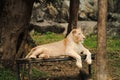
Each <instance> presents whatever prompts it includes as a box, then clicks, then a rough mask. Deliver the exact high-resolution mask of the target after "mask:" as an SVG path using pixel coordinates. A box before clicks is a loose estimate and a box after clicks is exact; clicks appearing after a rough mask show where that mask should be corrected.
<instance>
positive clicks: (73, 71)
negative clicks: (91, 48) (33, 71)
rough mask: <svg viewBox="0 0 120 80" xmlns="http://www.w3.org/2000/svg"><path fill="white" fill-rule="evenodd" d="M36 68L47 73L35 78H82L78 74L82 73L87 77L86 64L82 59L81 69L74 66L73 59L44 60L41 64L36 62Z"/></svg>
mask: <svg viewBox="0 0 120 80" xmlns="http://www.w3.org/2000/svg"><path fill="white" fill-rule="evenodd" d="M36 68H37V69H39V70H40V71H42V72H44V73H47V75H46V76H44V77H40V78H37V79H35V80H83V79H80V76H81V75H83V74H84V75H85V77H86V78H88V77H89V74H88V73H89V72H88V65H87V63H86V62H85V61H83V68H82V69H81V71H80V69H79V68H78V67H77V66H76V64H75V61H74V60H70V61H59V62H44V63H41V64H37V66H36ZM83 71H84V72H83ZM80 72H81V75H80ZM82 77H83V76H82Z"/></svg>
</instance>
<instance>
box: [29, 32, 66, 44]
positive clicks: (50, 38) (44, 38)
mask: <svg viewBox="0 0 120 80" xmlns="http://www.w3.org/2000/svg"><path fill="white" fill-rule="evenodd" d="M30 34H31V36H32V38H33V40H34V41H35V43H36V45H41V44H46V43H50V42H55V41H58V40H61V39H63V38H64V36H63V35H62V34H55V33H52V32H47V33H45V34H44V35H43V34H41V33H37V32H32V33H30Z"/></svg>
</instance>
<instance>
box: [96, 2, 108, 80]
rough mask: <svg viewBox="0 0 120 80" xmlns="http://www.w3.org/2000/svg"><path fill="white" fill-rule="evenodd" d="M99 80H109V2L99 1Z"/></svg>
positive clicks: (97, 62)
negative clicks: (107, 21)
mask: <svg viewBox="0 0 120 80" xmlns="http://www.w3.org/2000/svg"><path fill="white" fill-rule="evenodd" d="M98 10H99V11H98V46H97V61H96V66H97V80H108V79H107V78H108V73H107V64H106V62H107V61H106V53H107V51H106V18H107V0H98Z"/></svg>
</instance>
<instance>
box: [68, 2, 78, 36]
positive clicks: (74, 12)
mask: <svg viewBox="0 0 120 80" xmlns="http://www.w3.org/2000/svg"><path fill="white" fill-rule="evenodd" d="M78 10H79V0H70V12H69V15H70V16H69V24H68V29H67V34H66V36H67V35H68V34H69V33H70V31H71V30H72V29H73V28H77V21H78Z"/></svg>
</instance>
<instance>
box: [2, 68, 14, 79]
mask: <svg viewBox="0 0 120 80" xmlns="http://www.w3.org/2000/svg"><path fill="white" fill-rule="evenodd" d="M0 80H16V75H15V74H14V73H13V72H12V71H11V70H9V69H5V68H2V67H0Z"/></svg>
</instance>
